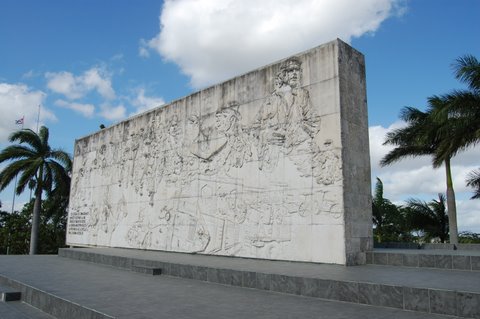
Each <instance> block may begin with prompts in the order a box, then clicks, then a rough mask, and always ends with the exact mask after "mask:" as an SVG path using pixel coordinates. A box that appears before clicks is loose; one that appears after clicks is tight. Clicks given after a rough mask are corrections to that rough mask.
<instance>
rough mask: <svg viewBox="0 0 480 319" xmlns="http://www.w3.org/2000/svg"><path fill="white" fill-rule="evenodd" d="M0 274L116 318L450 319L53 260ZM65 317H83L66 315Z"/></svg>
mask: <svg viewBox="0 0 480 319" xmlns="http://www.w3.org/2000/svg"><path fill="white" fill-rule="evenodd" d="M0 275H1V276H2V278H8V279H9V280H14V281H16V282H21V283H22V284H23V285H29V286H31V287H36V289H38V290H39V291H43V292H44V293H46V294H51V295H55V296H58V297H60V298H62V300H64V301H65V300H68V301H69V302H71V303H74V304H76V305H80V306H82V307H88V308H91V309H95V310H97V311H99V312H103V313H105V314H108V315H111V316H114V317H117V318H329V319H335V318H372V319H374V318H431V319H434V318H438V319H440V318H451V317H448V316H442V315H432V314H426V313H418V312H410V311H404V310H399V309H391V308H383V307H374V306H367V305H360V304H351V303H342V302H334V301H326V300H321V299H316V298H308V297H303V296H293V295H287V294H281V293H275V292H268V291H261V290H256V289H248V288H240V287H232V286H226V285H220V284H213V283H208V282H202V281H197V280H188V279H182V278H173V277H168V276H149V275H145V274H140V273H136V272H132V271H126V270H121V269H116V268H112V267H108V266H103V265H98V264H93V263H88V262H82V261H78V260H71V259H67V258H61V257H57V256H0ZM48 306H49V307H50V308H52V307H55V306H56V304H55V303H53V304H50V305H48ZM60 306H62V307H63V306H64V305H63V304H62V305H60ZM0 309H1V308H0ZM6 318H7V317H6ZM27 318H28V317H27ZM64 318H69V319H71V318H84V317H79V316H75V313H67V312H64ZM22 319H23V318H22Z"/></svg>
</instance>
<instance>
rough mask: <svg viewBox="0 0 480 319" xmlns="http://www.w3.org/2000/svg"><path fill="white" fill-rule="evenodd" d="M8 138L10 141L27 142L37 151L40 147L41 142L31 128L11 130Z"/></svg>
mask: <svg viewBox="0 0 480 319" xmlns="http://www.w3.org/2000/svg"><path fill="white" fill-rule="evenodd" d="M8 140H9V141H10V142H11V143H14V142H19V143H20V144H24V143H26V144H28V145H30V146H31V147H32V148H33V149H35V150H36V151H37V152H38V151H40V150H41V149H42V142H41V141H40V138H39V136H38V135H37V133H35V132H34V131H32V130H31V129H23V130H19V131H15V132H13V133H12V134H11V135H10V136H9V137H8Z"/></svg>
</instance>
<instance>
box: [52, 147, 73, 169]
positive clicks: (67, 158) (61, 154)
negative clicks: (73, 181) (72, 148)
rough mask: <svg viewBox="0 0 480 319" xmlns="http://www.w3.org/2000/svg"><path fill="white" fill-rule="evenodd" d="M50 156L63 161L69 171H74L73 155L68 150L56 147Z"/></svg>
mask: <svg viewBox="0 0 480 319" xmlns="http://www.w3.org/2000/svg"><path fill="white" fill-rule="evenodd" d="M50 157H51V158H53V159H55V160H57V161H59V162H60V163H62V165H63V167H64V169H65V170H66V171H67V172H69V173H70V172H71V171H72V165H73V162H72V157H71V155H70V154H68V153H67V152H65V151H63V150H61V149H54V150H52V151H51V152H50Z"/></svg>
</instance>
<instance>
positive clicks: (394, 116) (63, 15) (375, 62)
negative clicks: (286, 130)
mask: <svg viewBox="0 0 480 319" xmlns="http://www.w3.org/2000/svg"><path fill="white" fill-rule="evenodd" d="M252 8H253V9H252ZM479 14H480V1H478V0H458V1H451V0H410V1H398V0H362V1H359V0H357V1H351V0H337V1H321V0H316V1H314V0H296V1H290V0H282V1H279V0H277V1H274V0H262V1H258V0H257V1H253V0H242V1H239V0H237V1H233V0H223V1H217V0H200V1H192V0H179V1H168V2H167V3H163V2H162V1H151V0H142V1H139V2H133V1H129V0H103V1H97V0H83V1H59V0H49V1H36V0H2V2H1V4H0V112H1V114H2V116H0V147H4V146H5V145H7V143H6V137H7V136H8V134H9V133H10V132H12V131H13V130H15V129H16V128H18V126H16V125H15V123H14V120H15V119H18V118H21V117H22V116H25V125H26V126H27V127H31V128H35V126H36V123H35V121H36V114H37V113H36V112H37V109H38V104H41V105H42V107H41V123H42V124H45V125H46V126H48V127H49V129H50V131H51V144H52V145H54V146H56V147H61V148H63V149H65V150H66V151H69V152H71V151H72V149H73V143H74V140H75V139H76V138H79V137H81V136H84V135H87V134H90V133H92V132H94V131H95V130H97V129H98V127H99V125H100V124H101V123H104V124H105V125H110V124H113V123H115V122H117V121H119V120H121V119H124V118H126V117H128V116H129V115H132V114H135V113H138V112H141V111H144V110H147V109H149V108H151V107H153V106H156V105H159V104H162V103H164V102H167V103H168V101H171V100H174V99H177V98H180V97H183V96H185V95H188V94H190V93H193V92H195V91H197V90H198V89H201V88H203V87H206V86H208V85H211V84H214V83H217V82H220V81H222V80H225V79H228V78H230V77H232V76H235V75H236V74H240V73H244V72H247V71H249V70H251V69H254V68H256V67H259V66H262V65H264V64H267V63H270V62H273V61H275V60H278V59H280V58H283V57H285V56H288V55H290V54H294V53H296V52H300V51H303V50H306V49H309V48H311V47H314V46H316V45H319V44H322V43H323V42H327V41H329V40H332V39H334V38H336V37H339V38H341V39H343V40H345V41H347V42H349V43H350V44H351V45H352V46H353V47H355V48H356V49H358V50H359V51H361V52H362V53H363V54H365V57H366V64H367V65H366V67H367V92H368V107H369V123H370V137H371V144H370V147H371V154H372V170H373V173H372V175H373V178H375V176H379V177H380V178H382V180H383V181H384V184H385V193H386V194H385V195H386V196H387V197H388V198H391V199H392V200H394V201H395V202H399V203H400V202H401V201H402V200H405V199H407V198H409V197H421V198H424V199H427V200H428V199H431V198H435V197H436V193H437V192H443V191H444V188H445V187H444V181H443V180H444V178H443V176H444V173H443V170H442V169H438V170H435V171H433V170H432V169H431V168H430V163H429V159H428V158H425V159H416V160H412V161H403V162H401V163H399V164H398V165H394V166H392V167H387V168H379V167H378V159H379V158H380V157H381V156H382V155H383V154H385V152H386V151H388V148H387V147H384V146H381V142H382V140H383V136H384V134H385V132H386V131H387V130H388V129H389V128H392V127H396V126H398V125H401V123H399V122H398V114H399V111H400V109H401V108H402V107H403V106H406V105H409V106H416V107H419V108H423V107H424V106H425V102H426V98H427V97H428V96H430V95H433V94H442V93H446V92H448V91H449V90H451V89H455V88H462V85H461V84H460V83H458V81H456V80H455V79H454V78H453V75H452V69H451V63H452V62H453V61H454V59H455V58H457V57H459V56H461V55H463V54H466V53H469V54H473V55H475V56H477V57H480V41H479V40H480V39H479V36H478V30H480V20H479V19H478V16H479ZM160 17H161V18H162V23H163V27H162V28H161V27H160V23H159V19H160ZM2 118H3V119H2ZM479 156H480V151H479V150H478V147H477V149H472V150H469V151H468V152H466V153H464V154H462V155H460V156H458V157H457V158H455V159H454V174H455V176H456V179H455V180H454V182H455V183H456V188H457V192H458V195H457V196H458V199H459V203H458V205H459V225H460V229H461V230H473V231H477V232H480V201H478V200H477V201H471V200H468V198H469V196H470V192H469V189H468V188H466V187H465V185H464V184H465V183H464V177H465V174H466V173H467V172H468V171H470V170H471V169H473V168H476V167H477V166H478V165H479V162H478V158H479ZM0 200H1V201H2V202H3V203H4V206H5V207H4V208H8V207H9V205H11V201H12V189H11V187H9V188H7V189H6V190H5V191H3V192H1V193H0ZM25 200H26V197H25V196H21V197H20V198H19V199H18V200H17V203H18V204H21V203H23V202H25Z"/></svg>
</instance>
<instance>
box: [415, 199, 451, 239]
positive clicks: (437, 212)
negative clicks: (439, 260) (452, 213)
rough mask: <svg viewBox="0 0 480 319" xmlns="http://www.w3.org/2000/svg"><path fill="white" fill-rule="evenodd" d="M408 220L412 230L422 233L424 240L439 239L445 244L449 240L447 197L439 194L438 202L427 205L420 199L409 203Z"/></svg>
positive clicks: (433, 201) (434, 201)
mask: <svg viewBox="0 0 480 319" xmlns="http://www.w3.org/2000/svg"><path fill="white" fill-rule="evenodd" d="M407 209H408V220H409V223H410V225H411V228H412V229H415V230H419V231H422V232H423V234H424V240H425V241H427V242H429V241H431V240H432V239H436V238H439V239H440V242H442V243H444V242H445V241H446V240H447V238H448V214H447V211H446V207H445V196H444V195H443V194H438V200H435V199H434V200H432V201H431V202H429V203H427V202H425V201H422V200H419V199H409V200H408V201H407Z"/></svg>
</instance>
